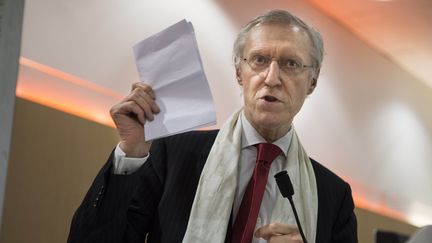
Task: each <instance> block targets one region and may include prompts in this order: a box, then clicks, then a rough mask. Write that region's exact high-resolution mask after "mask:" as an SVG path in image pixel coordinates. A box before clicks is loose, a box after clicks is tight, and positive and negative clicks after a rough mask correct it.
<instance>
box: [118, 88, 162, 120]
mask: <svg viewBox="0 0 432 243" xmlns="http://www.w3.org/2000/svg"><path fill="white" fill-rule="evenodd" d="M128 101H134V102H135V103H137V104H138V105H139V106H140V107H141V109H143V111H144V114H145V117H146V118H147V119H148V120H150V121H152V120H154V113H159V111H160V110H159V107H158V106H157V105H156V103H155V101H154V100H153V99H152V98H151V97H150V96H149V94H148V93H146V92H143V91H142V90H141V89H138V88H137V89H134V90H133V91H132V92H131V93H130V94H129V95H128V96H127V97H126V98H125V99H124V102H128Z"/></svg>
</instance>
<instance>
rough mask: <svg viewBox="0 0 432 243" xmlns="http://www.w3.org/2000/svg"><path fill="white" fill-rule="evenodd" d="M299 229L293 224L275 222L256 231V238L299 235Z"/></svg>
mask: <svg viewBox="0 0 432 243" xmlns="http://www.w3.org/2000/svg"><path fill="white" fill-rule="evenodd" d="M298 232H299V231H298V228H297V226H296V225H293V224H283V223H278V222H274V223H271V224H267V225H264V226H263V227H261V228H259V229H257V230H256V231H255V237H261V238H264V239H266V238H268V237H270V236H273V235H288V234H295V233H298Z"/></svg>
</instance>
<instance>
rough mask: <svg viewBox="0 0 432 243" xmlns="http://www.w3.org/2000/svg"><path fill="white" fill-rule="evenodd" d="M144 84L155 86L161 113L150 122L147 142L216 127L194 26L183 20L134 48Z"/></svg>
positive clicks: (148, 123)
mask: <svg viewBox="0 0 432 243" xmlns="http://www.w3.org/2000/svg"><path fill="white" fill-rule="evenodd" d="M133 50H134V54H135V59H136V65H137V68H138V73H139V77H140V79H141V81H143V82H145V83H147V84H149V85H151V86H152V87H153V90H154V91H155V93H156V103H157V105H158V106H159V108H160V109H161V112H160V113H159V114H157V115H156V116H155V120H154V121H151V122H149V121H147V122H146V124H145V126H144V130H145V136H146V140H151V139H155V138H160V137H165V136H169V135H172V134H176V133H181V132H185V131H189V130H192V129H196V128H199V127H204V126H210V125H214V124H216V113H215V109H214V103H213V98H212V95H211V92H210V88H209V85H208V82H207V78H206V76H205V74H204V69H203V65H202V62H201V57H200V55H199V52H198V45H197V41H196V38H195V34H194V30H193V27H192V24H191V23H190V22H187V21H186V20H182V21H180V22H178V23H177V24H174V25H172V26H170V27H168V28H167V29H165V30H163V31H161V32H159V33H157V34H155V35H153V36H151V37H149V38H147V39H145V40H143V41H141V42H139V43H138V44H136V45H135V46H134V47H133Z"/></svg>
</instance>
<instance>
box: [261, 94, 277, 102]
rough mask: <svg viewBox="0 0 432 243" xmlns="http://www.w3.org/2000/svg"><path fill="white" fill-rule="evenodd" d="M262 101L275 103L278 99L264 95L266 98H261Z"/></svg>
mask: <svg viewBox="0 0 432 243" xmlns="http://www.w3.org/2000/svg"><path fill="white" fill-rule="evenodd" d="M263 99H264V100H265V101H267V102H276V101H278V99H277V98H276V97H274V96H271V95H266V96H264V97H263Z"/></svg>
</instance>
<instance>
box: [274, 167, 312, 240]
mask: <svg viewBox="0 0 432 243" xmlns="http://www.w3.org/2000/svg"><path fill="white" fill-rule="evenodd" d="M274 177H275V179H276V184H277V185H278V187H279V191H280V192H281V194H282V196H283V197H286V198H288V201H289V202H290V204H291V208H292V210H293V212H294V216H295V220H296V223H297V227H298V228H299V231H300V235H301V237H302V239H303V242H304V243H307V240H306V237H305V235H304V233H303V229H302V227H301V224H300V220H299V218H298V215H297V210H296V208H295V206H294V202H293V200H292V196H293V195H294V188H293V186H292V184H291V180H290V178H289V175H288V172H287V171H286V170H283V171H281V172H279V173H277V174H276V175H275V176H274Z"/></svg>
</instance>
